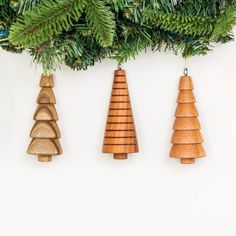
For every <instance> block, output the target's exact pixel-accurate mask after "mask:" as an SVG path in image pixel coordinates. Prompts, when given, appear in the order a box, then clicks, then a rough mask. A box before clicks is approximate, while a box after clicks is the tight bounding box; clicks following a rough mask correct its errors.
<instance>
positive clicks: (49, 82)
mask: <svg viewBox="0 0 236 236" xmlns="http://www.w3.org/2000/svg"><path fill="white" fill-rule="evenodd" d="M40 87H41V90H40V93H39V95H38V98H37V103H38V107H37V109H36V111H35V114H34V120H35V124H34V126H33V128H32V130H31V133H30V137H31V138H32V141H31V143H30V145H29V147H28V151H27V152H28V153H29V154H31V155H37V156H38V161H41V162H50V161H52V156H53V155H60V154H61V153H62V148H61V145H60V142H59V140H58V139H59V138H60V137H61V133H60V130H59V127H58V125H57V123H56V121H57V120H58V115H57V111H56V109H55V104H56V98H55V95H54V93H53V90H52V88H53V87H54V81H53V77H52V75H50V76H46V75H42V77H41V80H40Z"/></svg>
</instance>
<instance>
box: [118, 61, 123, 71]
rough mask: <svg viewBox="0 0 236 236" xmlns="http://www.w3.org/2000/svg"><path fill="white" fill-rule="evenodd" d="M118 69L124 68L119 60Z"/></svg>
mask: <svg viewBox="0 0 236 236" xmlns="http://www.w3.org/2000/svg"><path fill="white" fill-rule="evenodd" d="M118 70H122V66H121V63H120V62H118Z"/></svg>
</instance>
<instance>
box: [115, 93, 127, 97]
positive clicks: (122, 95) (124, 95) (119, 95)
mask: <svg viewBox="0 0 236 236" xmlns="http://www.w3.org/2000/svg"><path fill="white" fill-rule="evenodd" d="M111 96H112V97H129V95H128V94H112V95H111Z"/></svg>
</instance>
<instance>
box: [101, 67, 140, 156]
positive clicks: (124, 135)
mask: <svg viewBox="0 0 236 236" xmlns="http://www.w3.org/2000/svg"><path fill="white" fill-rule="evenodd" d="M138 151H139V148H138V142H137V136H136V130H135V124H134V118H133V113H132V108H131V102H130V97H129V91H128V84H127V81H126V74H125V70H121V69H119V70H116V71H115V75H114V81H113V87H112V94H111V100H110V106H109V111H108V118H107V123H106V131H105V137H104V143H103V152H104V153H113V157H114V159H127V158H128V153H136V152H138Z"/></svg>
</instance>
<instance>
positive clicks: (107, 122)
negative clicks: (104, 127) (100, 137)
mask: <svg viewBox="0 0 236 236" xmlns="http://www.w3.org/2000/svg"><path fill="white" fill-rule="evenodd" d="M133 123H134V122H107V124H110V125H112V124H133Z"/></svg>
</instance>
